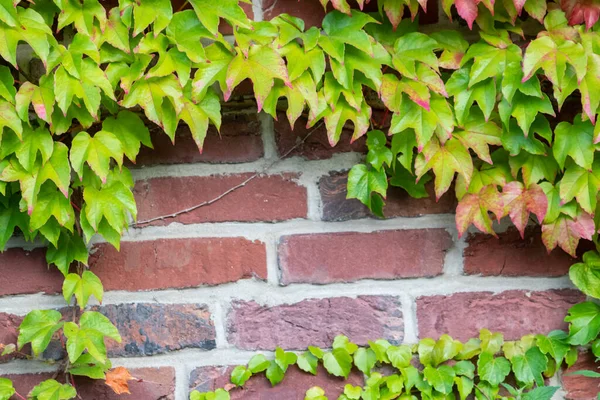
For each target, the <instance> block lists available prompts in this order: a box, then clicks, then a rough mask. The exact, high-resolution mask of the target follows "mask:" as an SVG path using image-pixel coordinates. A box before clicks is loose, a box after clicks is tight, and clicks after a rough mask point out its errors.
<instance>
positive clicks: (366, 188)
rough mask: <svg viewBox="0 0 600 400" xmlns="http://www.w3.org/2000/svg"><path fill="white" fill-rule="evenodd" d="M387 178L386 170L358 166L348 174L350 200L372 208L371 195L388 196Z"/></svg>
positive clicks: (348, 196)
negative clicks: (355, 200) (356, 200)
mask: <svg viewBox="0 0 600 400" xmlns="http://www.w3.org/2000/svg"><path fill="white" fill-rule="evenodd" d="M387 187H388V182H387V177H386V174H385V171H384V170H381V171H377V170H375V169H373V168H369V167H367V166H366V165H364V164H357V165H355V166H354V167H352V169H351V170H350V172H349V173H348V195H347V198H348V199H358V200H360V202H361V203H363V204H364V205H366V206H367V207H369V208H371V206H372V197H371V194H373V193H378V194H380V195H381V196H386V194H387Z"/></svg>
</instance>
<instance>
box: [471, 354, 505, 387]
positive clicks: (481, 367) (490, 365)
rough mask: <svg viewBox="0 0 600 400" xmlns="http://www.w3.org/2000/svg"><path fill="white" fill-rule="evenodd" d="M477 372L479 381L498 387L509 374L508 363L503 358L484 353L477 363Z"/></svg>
mask: <svg viewBox="0 0 600 400" xmlns="http://www.w3.org/2000/svg"><path fill="white" fill-rule="evenodd" d="M477 370H478V372H479V377H480V378H481V380H484V381H487V382H489V383H490V385H492V386H498V385H499V384H500V383H501V382H503V381H504V379H505V378H506V377H507V376H508V374H509V373H510V362H509V361H508V360H507V359H506V358H504V357H494V356H493V355H492V354H490V353H487V352H484V353H481V355H480V356H479V360H478V361H477Z"/></svg>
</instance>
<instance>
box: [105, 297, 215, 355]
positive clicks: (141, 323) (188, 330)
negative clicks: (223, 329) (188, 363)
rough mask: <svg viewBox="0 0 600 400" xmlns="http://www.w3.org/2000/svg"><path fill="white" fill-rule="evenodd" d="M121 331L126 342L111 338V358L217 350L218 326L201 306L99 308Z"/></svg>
mask: <svg viewBox="0 0 600 400" xmlns="http://www.w3.org/2000/svg"><path fill="white" fill-rule="evenodd" d="M98 311H100V312H101V313H102V314H104V315H106V316H107V317H108V318H109V319H110V320H111V321H112V322H113V323H114V324H115V326H116V327H117V328H118V329H119V333H120V334H121V337H122V339H123V340H122V342H121V343H120V344H119V343H116V342H114V341H112V340H111V339H108V340H107V342H109V343H107V348H108V351H109V355H111V356H150V355H153V354H162V353H167V352H169V351H175V350H181V349H187V348H199V349H203V350H211V349H214V348H215V346H216V344H215V327H214V325H213V322H212V320H211V316H210V312H209V311H208V308H207V307H206V306H205V305H201V304H119V305H107V306H102V307H100V308H99V309H98Z"/></svg>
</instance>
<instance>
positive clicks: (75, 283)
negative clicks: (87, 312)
mask: <svg viewBox="0 0 600 400" xmlns="http://www.w3.org/2000/svg"><path fill="white" fill-rule="evenodd" d="M62 290H63V297H64V298H65V301H66V302H67V303H69V304H70V303H71V297H72V296H73V295H74V296H75V298H76V299H77V304H79V308H80V309H81V310H83V309H84V308H85V307H86V305H87V303H88V301H89V298H90V296H92V295H93V296H94V297H95V298H96V299H98V301H99V302H100V303H102V297H103V296H104V287H103V286H102V282H100V279H99V278H98V277H97V276H96V275H95V274H94V273H93V272H91V271H83V274H81V276H79V275H78V274H69V275H67V276H66V278H65V280H64V282H63V287H62Z"/></svg>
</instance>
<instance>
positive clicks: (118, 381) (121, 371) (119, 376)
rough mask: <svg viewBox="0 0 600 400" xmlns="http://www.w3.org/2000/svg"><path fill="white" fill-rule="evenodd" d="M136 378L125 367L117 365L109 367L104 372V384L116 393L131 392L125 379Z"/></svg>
mask: <svg viewBox="0 0 600 400" xmlns="http://www.w3.org/2000/svg"><path fill="white" fill-rule="evenodd" d="M131 380H136V378H134V377H133V376H131V374H130V373H129V371H128V370H127V368H124V367H117V368H114V369H111V370H110V371H108V372H107V373H106V384H107V385H108V386H109V387H110V388H111V389H112V390H113V391H114V392H115V393H116V394H123V393H127V394H131V392H130V391H129V384H128V383H127V381H131Z"/></svg>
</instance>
